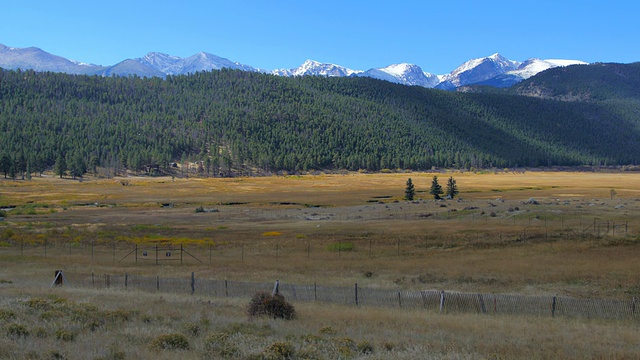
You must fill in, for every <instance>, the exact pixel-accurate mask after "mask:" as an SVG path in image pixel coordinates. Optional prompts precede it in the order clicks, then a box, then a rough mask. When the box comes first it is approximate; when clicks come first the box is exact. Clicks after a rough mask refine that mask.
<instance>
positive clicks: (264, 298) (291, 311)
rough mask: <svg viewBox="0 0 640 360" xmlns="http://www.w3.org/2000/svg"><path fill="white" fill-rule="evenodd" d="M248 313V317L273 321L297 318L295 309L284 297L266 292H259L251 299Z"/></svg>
mask: <svg viewBox="0 0 640 360" xmlns="http://www.w3.org/2000/svg"><path fill="white" fill-rule="evenodd" d="M248 312H249V316H268V317H272V318H274V319H285V320H292V319H295V318H296V317H297V314H296V310H295V308H294V307H293V305H292V304H290V303H289V302H287V301H286V300H285V299H284V296H282V295H279V294H275V295H271V294H269V293H266V292H259V293H257V294H255V295H254V296H253V298H251V302H250V303H249V309H248Z"/></svg>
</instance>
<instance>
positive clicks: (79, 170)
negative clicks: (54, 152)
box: [69, 152, 87, 179]
mask: <svg viewBox="0 0 640 360" xmlns="http://www.w3.org/2000/svg"><path fill="white" fill-rule="evenodd" d="M69 171H71V176H73V178H74V179H75V178H77V177H82V175H84V173H86V172H87V164H86V163H85V162H84V159H83V158H82V155H81V154H80V153H79V152H77V153H76V154H75V155H74V156H73V158H71V163H70V164H69Z"/></svg>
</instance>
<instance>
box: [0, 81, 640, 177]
mask: <svg viewBox="0 0 640 360" xmlns="http://www.w3.org/2000/svg"><path fill="white" fill-rule="evenodd" d="M636 100H637V99H636ZM638 109H639V108H638V107H636V106H635V105H634V104H630V103H629V102H628V101H627V100H625V101H618V100H617V99H614V100H612V101H605V102H590V103H582V102H563V101H555V100H544V99H538V98H532V97H526V96H514V95H508V94H464V93H451V92H445V91H439V90H433V89H426V88H422V87H407V86H402V85H396V84H391V83H388V82H384V81H379V80H374V79H370V78H321V77H295V78H283V77H276V76H272V75H265V74H260V73H254V72H244V71H239V70H220V71H213V72H201V73H196V74H193V75H189V76H169V77H167V79H166V80H163V79H159V78H149V79H147V78H138V77H128V78H125V77H109V78H104V77H97V76H84V75H65V74H59V73H36V72H33V71H4V70H3V71H0V130H1V131H0V144H1V145H2V150H1V151H2V158H1V159H2V161H1V164H0V165H1V169H0V170H1V171H3V173H4V174H6V175H7V176H22V174H23V173H25V172H28V173H31V172H34V173H35V172H41V171H44V170H45V169H55V170H56V173H62V172H64V171H65V170H67V171H68V172H67V174H69V175H76V176H79V175H81V174H82V172H83V171H84V170H86V171H89V172H94V171H98V170H100V171H106V172H108V173H109V174H115V173H117V172H121V171H123V170H125V169H128V170H130V171H135V172H143V171H149V170H150V169H152V170H153V171H159V172H167V171H169V170H170V169H171V164H172V163H174V162H176V163H179V164H187V163H189V162H191V163H198V164H200V165H199V166H197V168H196V170H194V171H196V172H198V173H199V174H200V175H202V176H231V175H235V174H249V173H252V174H253V173H265V172H274V171H278V170H288V171H305V170H313V169H348V170H358V169H367V170H372V171H377V170H381V169H385V168H386V169H396V168H400V169H414V170H425V169H430V168H431V167H432V166H436V167H447V168H486V167H510V168H511V167H516V166H547V165H569V166H571V165H602V164H607V165H615V164H638V163H639V162H640V142H639V141H638V139H640V136H639V135H640V118H639V115H638Z"/></svg>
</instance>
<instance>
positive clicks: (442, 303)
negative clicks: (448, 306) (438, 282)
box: [440, 290, 444, 313]
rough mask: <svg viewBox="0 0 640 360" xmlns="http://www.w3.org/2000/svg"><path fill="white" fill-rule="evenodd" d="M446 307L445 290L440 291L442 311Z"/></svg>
mask: <svg viewBox="0 0 640 360" xmlns="http://www.w3.org/2000/svg"><path fill="white" fill-rule="evenodd" d="M443 309H444V290H441V291H440V312H441V313H442V310H443Z"/></svg>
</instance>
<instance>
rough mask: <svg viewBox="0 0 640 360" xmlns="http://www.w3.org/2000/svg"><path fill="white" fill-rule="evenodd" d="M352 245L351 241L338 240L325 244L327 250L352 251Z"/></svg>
mask: <svg viewBox="0 0 640 360" xmlns="http://www.w3.org/2000/svg"><path fill="white" fill-rule="evenodd" d="M354 248H355V247H354V246H353V243H352V242H338V243H333V244H329V245H327V250H329V251H353V250H354Z"/></svg>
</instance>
